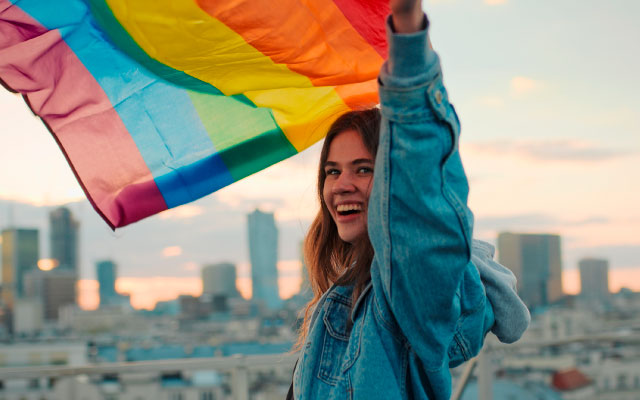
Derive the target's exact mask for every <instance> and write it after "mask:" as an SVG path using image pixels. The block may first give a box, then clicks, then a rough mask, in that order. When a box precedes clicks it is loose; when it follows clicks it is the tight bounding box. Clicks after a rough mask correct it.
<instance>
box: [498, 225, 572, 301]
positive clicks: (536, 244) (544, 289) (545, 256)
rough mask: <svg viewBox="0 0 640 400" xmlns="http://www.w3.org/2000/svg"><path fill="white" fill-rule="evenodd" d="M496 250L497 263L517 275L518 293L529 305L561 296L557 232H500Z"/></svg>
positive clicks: (557, 298)
mask: <svg viewBox="0 0 640 400" xmlns="http://www.w3.org/2000/svg"><path fill="white" fill-rule="evenodd" d="M498 253H499V254H498V259H499V261H500V263H501V264H503V265H504V266H506V267H507V268H509V269H511V271H513V274H514V275H515V276H516V278H517V279H518V294H519V295H520V297H521V298H522V300H523V301H524V302H525V304H526V305H527V306H528V307H529V308H530V309H533V308H536V307H540V306H546V305H549V304H551V303H553V302H555V301H557V300H559V299H560V298H561V297H562V296H563V293H562V255H561V247H560V236H558V235H550V234H518V233H508V232H502V233H500V234H499V235H498Z"/></svg>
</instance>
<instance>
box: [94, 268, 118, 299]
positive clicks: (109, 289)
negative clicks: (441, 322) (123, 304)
mask: <svg viewBox="0 0 640 400" xmlns="http://www.w3.org/2000/svg"><path fill="white" fill-rule="evenodd" d="M96 275H97V277H98V294H99V295H100V307H104V306H110V305H115V304H116V303H117V302H118V297H119V296H118V293H117V292H116V264H115V263H114V262H113V261H111V260H104V261H98V262H97V263H96Z"/></svg>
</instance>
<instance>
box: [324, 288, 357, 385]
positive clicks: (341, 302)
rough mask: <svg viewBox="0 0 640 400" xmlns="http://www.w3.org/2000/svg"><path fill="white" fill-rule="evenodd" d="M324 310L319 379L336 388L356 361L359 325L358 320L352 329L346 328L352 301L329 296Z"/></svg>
mask: <svg viewBox="0 0 640 400" xmlns="http://www.w3.org/2000/svg"><path fill="white" fill-rule="evenodd" d="M325 307H326V311H325V314H324V316H323V318H322V319H323V322H324V326H325V333H324V343H323V344H322V355H321V357H320V368H319V371H318V378H319V379H320V380H322V381H323V382H325V383H328V384H329V385H333V386H335V385H337V384H339V383H341V381H345V380H346V379H347V376H346V374H345V372H346V371H347V370H348V369H349V368H350V367H351V366H352V365H353V363H354V362H355V360H356V359H357V357H358V354H359V352H360V329H361V328H362V324H361V319H358V322H357V323H355V324H354V325H353V327H352V326H351V324H349V318H350V313H351V299H349V298H347V297H345V296H342V295H340V294H337V293H332V294H331V296H330V297H328V298H327V300H326V304H325ZM342 383H347V382H342Z"/></svg>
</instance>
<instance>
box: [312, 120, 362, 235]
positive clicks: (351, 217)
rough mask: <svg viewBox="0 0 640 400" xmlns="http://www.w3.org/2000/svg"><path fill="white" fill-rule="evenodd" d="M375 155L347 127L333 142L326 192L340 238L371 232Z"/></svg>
mask: <svg viewBox="0 0 640 400" xmlns="http://www.w3.org/2000/svg"><path fill="white" fill-rule="evenodd" d="M373 166H374V157H373V155H372V154H371V153H370V152H369V151H368V150H367V148H366V147H365V145H364V143H363V142H362V138H361V136H360V134H359V133H358V132H356V131H354V130H347V131H343V132H341V133H339V134H337V135H336V136H335V137H334V138H333V141H332V142H331V144H330V146H329V153H328V156H327V161H326V162H325V163H324V165H323V168H324V172H325V175H326V177H325V180H324V187H323V190H322V196H323V199H324V202H325V205H326V206H327V209H328V210H329V213H330V214H331V217H332V218H333V221H334V222H335V223H336V226H337V228H338V235H339V236H340V239H342V240H344V241H345V242H349V243H353V242H354V241H355V240H356V239H357V238H359V237H360V236H361V235H366V234H367V205H368V203H369V194H370V193H371V186H372V185H373Z"/></svg>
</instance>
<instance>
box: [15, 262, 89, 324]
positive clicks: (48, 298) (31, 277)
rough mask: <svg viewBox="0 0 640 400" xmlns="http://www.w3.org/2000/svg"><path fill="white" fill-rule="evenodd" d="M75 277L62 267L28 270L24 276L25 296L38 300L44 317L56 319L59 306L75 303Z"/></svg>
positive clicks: (51, 319) (49, 319)
mask: <svg viewBox="0 0 640 400" xmlns="http://www.w3.org/2000/svg"><path fill="white" fill-rule="evenodd" d="M76 278H77V277H76V273H75V272H73V271H68V270H64V269H62V270H58V269H57V268H56V269H53V270H51V271H41V270H35V271H30V272H29V273H28V274H26V275H25V277H24V295H25V298H29V299H37V300H39V301H40V302H41V304H42V315H43V316H44V319H45V320H48V321H57V320H58V316H59V314H58V313H59V310H60V308H61V307H64V306H68V305H73V304H76V280H77V279H76Z"/></svg>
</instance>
